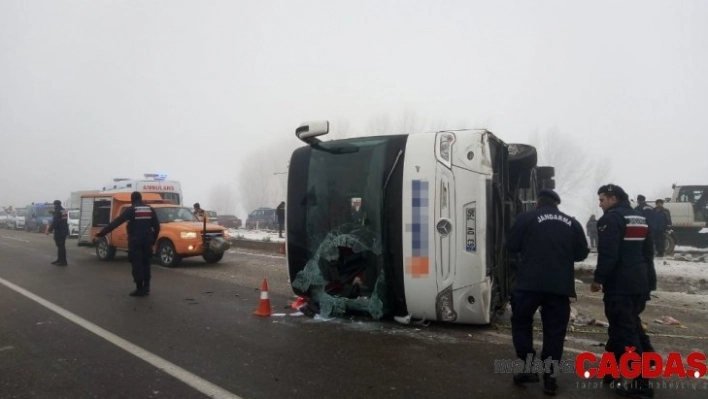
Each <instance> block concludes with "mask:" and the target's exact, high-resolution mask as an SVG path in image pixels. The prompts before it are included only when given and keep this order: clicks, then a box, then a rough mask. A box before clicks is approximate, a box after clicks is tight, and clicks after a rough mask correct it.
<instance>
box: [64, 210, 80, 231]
mask: <svg viewBox="0 0 708 399" xmlns="http://www.w3.org/2000/svg"><path fill="white" fill-rule="evenodd" d="M67 222H68V223H69V237H78V236H79V210H78V209H69V217H68V219H67Z"/></svg>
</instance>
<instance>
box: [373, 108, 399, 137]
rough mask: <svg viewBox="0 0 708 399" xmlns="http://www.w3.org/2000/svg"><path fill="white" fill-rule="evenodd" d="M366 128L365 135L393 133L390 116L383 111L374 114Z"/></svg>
mask: <svg viewBox="0 0 708 399" xmlns="http://www.w3.org/2000/svg"><path fill="white" fill-rule="evenodd" d="M366 130H367V131H366V135H367V136H378V135H384V134H391V133H393V131H394V128H393V123H392V122H391V117H390V116H389V115H387V114H385V113H381V114H378V115H376V116H374V117H373V118H372V119H371V120H370V121H369V124H368V127H367V129H366Z"/></svg>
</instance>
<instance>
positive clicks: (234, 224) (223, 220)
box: [219, 215, 243, 229]
mask: <svg viewBox="0 0 708 399" xmlns="http://www.w3.org/2000/svg"><path fill="white" fill-rule="evenodd" d="M219 224H220V225H222V226H224V227H226V228H228V229H238V228H239V227H241V224H243V223H242V222H241V219H239V218H237V217H236V216H235V215H219Z"/></svg>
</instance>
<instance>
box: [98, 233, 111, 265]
mask: <svg viewBox="0 0 708 399" xmlns="http://www.w3.org/2000/svg"><path fill="white" fill-rule="evenodd" d="M96 256H97V257H98V260H101V261H109V260H111V259H113V257H115V256H116V247H114V246H112V245H110V244H108V239H107V238H106V237H101V239H100V240H99V241H98V244H96Z"/></svg>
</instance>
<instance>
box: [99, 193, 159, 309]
mask: <svg viewBox="0 0 708 399" xmlns="http://www.w3.org/2000/svg"><path fill="white" fill-rule="evenodd" d="M130 202H131V205H130V206H129V207H127V208H126V209H125V210H124V211H123V212H122V213H121V214H120V216H118V217H117V218H115V219H114V220H113V221H112V222H111V223H109V224H108V226H106V227H104V228H103V229H101V231H100V232H98V234H96V237H97V238H100V237H104V236H106V234H108V233H110V232H111V231H113V230H114V229H115V228H116V227H118V226H120V225H121V224H123V223H124V222H128V228H127V230H128V258H129V259H130V264H131V265H132V269H133V273H132V274H133V281H135V291H133V292H131V293H130V296H145V295H148V294H150V278H151V274H150V259H151V258H152V249H153V247H154V246H155V242H156V241H157V237H158V236H159V235H160V221H159V220H158V219H157V213H155V210H154V209H153V208H152V207H150V206H148V205H147V204H145V203H144V202H143V196H142V195H141V194H140V192H138V191H133V193H131V194H130Z"/></svg>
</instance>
